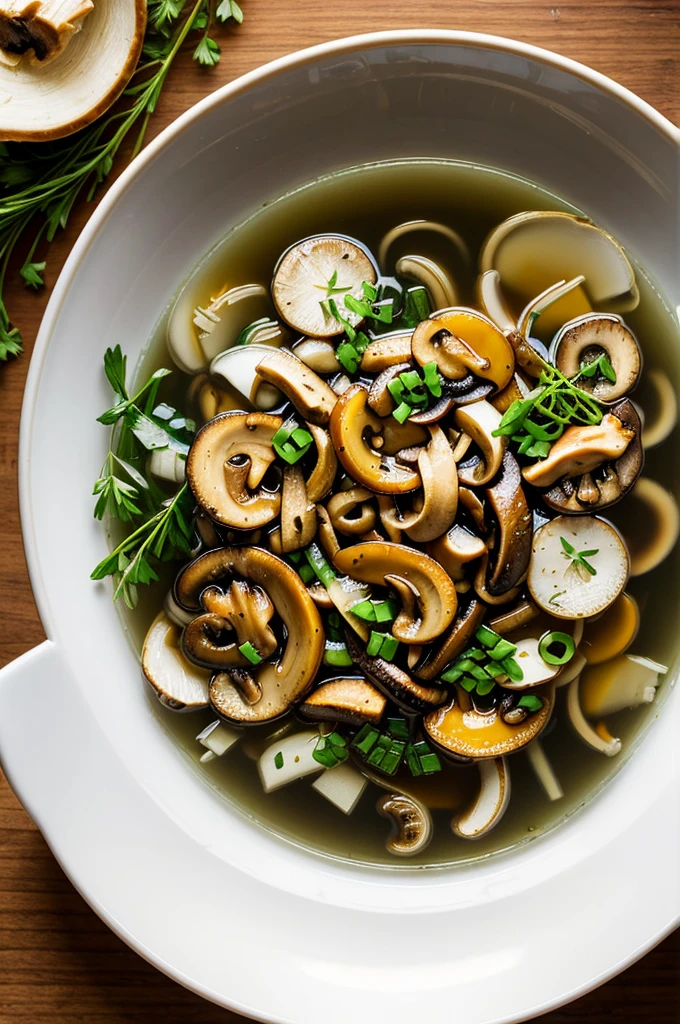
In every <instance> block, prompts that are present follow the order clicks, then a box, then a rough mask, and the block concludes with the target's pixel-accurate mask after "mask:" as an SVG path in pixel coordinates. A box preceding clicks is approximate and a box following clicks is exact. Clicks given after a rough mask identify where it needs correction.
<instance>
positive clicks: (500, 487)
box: [486, 449, 533, 597]
mask: <svg viewBox="0 0 680 1024" xmlns="http://www.w3.org/2000/svg"><path fill="white" fill-rule="evenodd" d="M486 497H487V499H488V502H489V505H490V507H491V508H492V509H493V511H494V514H495V516H496V520H497V522H498V537H497V539H496V547H495V549H494V551H493V556H492V557H490V559H489V563H490V565H491V566H492V571H491V575H490V576H488V577H487V579H486V589H487V590H488V592H489V594H491V595H492V596H494V597H499V596H502V595H504V594H507V593H508V591H510V590H512V589H513V588H514V587H516V586H517V584H518V583H519V582H520V581H521V580H522V579H523V578H524V575H525V574H526V571H527V568H528V566H529V558H530V557H531V537H532V526H533V520H532V516H531V510H530V508H529V505H528V504H527V500H526V496H525V494H524V491H523V490H522V476H521V473H520V468H519V464H518V462H517V459H516V458H515V456H514V455H513V454H512V453H511V452H510V451H508V450H507V449H506V451H505V452H504V453H503V458H502V461H501V470H500V475H499V476H498V479H497V480H496V482H495V483H494V485H493V486H492V487H487V488H486Z"/></svg>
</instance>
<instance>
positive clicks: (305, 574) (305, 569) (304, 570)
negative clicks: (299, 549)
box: [298, 565, 316, 583]
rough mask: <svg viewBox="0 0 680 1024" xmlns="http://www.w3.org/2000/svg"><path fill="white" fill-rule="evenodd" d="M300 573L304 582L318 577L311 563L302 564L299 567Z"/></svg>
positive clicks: (309, 581)
mask: <svg viewBox="0 0 680 1024" xmlns="http://www.w3.org/2000/svg"><path fill="white" fill-rule="evenodd" d="M298 574H299V576H300V579H301V580H302V582H303V583H311V582H312V580H315V579H316V573H315V572H314V570H313V569H312V567H311V565H301V566H300V568H299V569H298Z"/></svg>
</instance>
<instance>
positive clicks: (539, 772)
mask: <svg viewBox="0 0 680 1024" xmlns="http://www.w3.org/2000/svg"><path fill="white" fill-rule="evenodd" d="M526 755H527V760H528V762H529V764H530V765H531V767H532V769H533V772H534V774H535V776H536V778H537V779H538V781H539V782H540V784H541V786H542V787H543V789H544V791H545V795H546V796H547V797H548V799H549V800H553V801H554V800H561V799H562V797H563V796H564V791H563V789H562V787H561V785H560V780H559V779H558V778H557V776H556V775H555V772H554V771H553V768H552V765H551V764H550V761H549V760H548V758H547V757H546V756H545V751H544V750H543V746H542V744H541V741H540V740H534V741H533V742H532V743H530V744H529V746H528V747H527V748H526Z"/></svg>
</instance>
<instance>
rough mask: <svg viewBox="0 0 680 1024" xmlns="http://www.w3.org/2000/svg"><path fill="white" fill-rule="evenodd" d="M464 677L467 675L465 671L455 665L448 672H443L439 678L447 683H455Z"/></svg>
mask: <svg viewBox="0 0 680 1024" xmlns="http://www.w3.org/2000/svg"><path fill="white" fill-rule="evenodd" d="M462 675H465V670H464V669H462V668H461V667H460V666H459V665H457V664H455V663H454V664H453V665H452V666H451V668H447V670H446V672H442V674H441V675H440V677H439V678H440V679H441V680H442V681H443V682H445V683H455V682H456V680H457V679H460V677H461V676H462Z"/></svg>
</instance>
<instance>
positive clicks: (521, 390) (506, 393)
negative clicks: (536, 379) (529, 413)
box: [489, 373, 529, 415]
mask: <svg viewBox="0 0 680 1024" xmlns="http://www.w3.org/2000/svg"><path fill="white" fill-rule="evenodd" d="M528 391H529V388H527V387H526V385H525V384H524V381H523V380H522V378H521V377H520V375H519V374H518V373H515V374H514V376H513V378H512V380H511V381H510V383H509V384H506V385H505V387H504V388H503V390H502V391H499V392H498V393H497V394H495V395H492V397H491V398H490V399H489V401H490V402H491V404H492V406H493V407H494V409H496V410H497V411H498V412H499V413H501V415H502V414H503V413H504V412H507V411H508V409H509V408H510V406H511V405H512V403H513V402H521V400H522V399H523V398H526V395H527V393H528Z"/></svg>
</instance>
